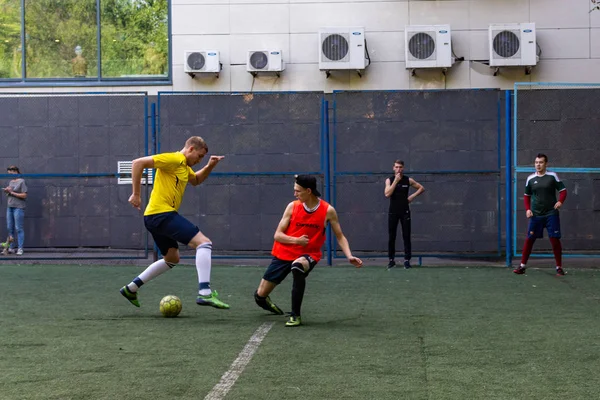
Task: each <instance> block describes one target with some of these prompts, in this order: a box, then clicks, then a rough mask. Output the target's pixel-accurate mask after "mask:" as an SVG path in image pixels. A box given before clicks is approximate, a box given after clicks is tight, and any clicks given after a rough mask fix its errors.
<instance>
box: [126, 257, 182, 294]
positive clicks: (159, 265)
mask: <svg viewBox="0 0 600 400" xmlns="http://www.w3.org/2000/svg"><path fill="white" fill-rule="evenodd" d="M169 264H170V263H167V262H166V261H165V260H164V259H162V260H158V261H156V262H154V263H152V264H150V265H149V266H148V268H146V269H145V270H144V272H142V273H141V274H140V275H139V276H138V277H137V278H135V279H134V280H133V281H132V282H131V283H130V284H129V285H127V287H128V288H129V291H130V292H132V293H135V292H137V290H138V288H139V287H140V286H141V285H140V284H139V283H142V284H144V283H148V282H149V281H151V280H152V279H154V278H156V277H157V276H159V275H161V274H163V273H164V272H167V271H168V270H170V269H171V268H173V267H174V266H175V264H170V265H169ZM136 281H137V282H136ZM139 281H141V282H139ZM138 282H139V283H138Z"/></svg>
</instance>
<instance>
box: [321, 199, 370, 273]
mask: <svg viewBox="0 0 600 400" xmlns="http://www.w3.org/2000/svg"><path fill="white" fill-rule="evenodd" d="M327 221H329V224H330V225H331V229H333V233H334V234H335V237H336V238H337V241H338V243H339V245H340V247H341V248H342V251H343V252H344V255H345V256H346V258H347V259H348V261H349V262H350V264H352V265H354V266H355V267H356V268H360V267H362V263H363V262H362V260H361V259H360V258H358V257H354V256H353V255H352V251H351V250H350V244H349V243H348V239H346V236H344V233H343V232H342V227H341V226H340V221H339V219H338V215H337V212H336V211H335V208H333V207H332V206H329V209H328V210H327Z"/></svg>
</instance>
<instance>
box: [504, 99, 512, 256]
mask: <svg viewBox="0 0 600 400" xmlns="http://www.w3.org/2000/svg"><path fill="white" fill-rule="evenodd" d="M504 95H505V97H506V98H505V99H504V101H505V106H504V113H505V115H504V128H505V130H506V132H505V138H504V140H505V143H504V146H505V150H504V151H505V157H506V160H505V164H506V166H505V170H506V172H505V181H506V182H505V185H506V187H505V190H506V194H505V198H506V207H505V209H506V228H505V229H506V266H507V267H510V266H511V264H512V254H513V253H512V236H513V230H512V223H511V221H512V219H511V216H512V212H511V210H512V207H511V200H512V193H511V187H512V185H511V177H512V168H511V167H512V164H511V157H510V151H511V148H510V143H511V138H512V136H511V134H510V133H511V131H510V127H511V122H512V121H511V114H510V106H511V104H510V96H511V91H510V90H507V91H506V92H505V94H504Z"/></svg>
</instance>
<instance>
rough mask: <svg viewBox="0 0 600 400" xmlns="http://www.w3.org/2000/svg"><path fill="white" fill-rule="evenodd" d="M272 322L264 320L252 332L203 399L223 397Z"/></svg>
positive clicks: (254, 351) (269, 328)
mask: <svg viewBox="0 0 600 400" xmlns="http://www.w3.org/2000/svg"><path fill="white" fill-rule="evenodd" d="M273 324H274V322H265V323H264V324H262V325H261V326H259V327H258V329H257V330H256V331H255V332H254V334H253V335H252V337H251V338H250V340H248V343H246V346H244V348H243V349H242V351H241V352H240V354H238V356H237V358H236V359H235V360H234V361H233V363H232V364H231V366H230V367H229V370H228V371H227V372H225V373H224V374H223V376H221V380H220V381H219V383H217V384H216V385H215V386H214V387H213V388H212V390H211V391H210V393H209V394H207V395H206V397H205V398H204V400H222V399H224V398H225V396H226V395H227V393H229V391H230V390H231V388H232V387H233V385H234V384H235V381H237V379H238V378H239V377H240V375H241V374H242V372H243V371H244V368H246V366H247V365H248V364H249V363H250V360H252V356H254V353H256V350H258V346H260V344H261V343H262V341H263V340H264V338H265V336H267V333H269V331H270V330H271V328H272V327H273Z"/></svg>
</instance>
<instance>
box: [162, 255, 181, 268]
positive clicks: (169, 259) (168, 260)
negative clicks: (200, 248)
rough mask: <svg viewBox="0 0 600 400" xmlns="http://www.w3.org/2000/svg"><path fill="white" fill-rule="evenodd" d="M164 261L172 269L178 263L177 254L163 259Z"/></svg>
mask: <svg viewBox="0 0 600 400" xmlns="http://www.w3.org/2000/svg"><path fill="white" fill-rule="evenodd" d="M164 260H165V262H166V263H167V265H168V266H169V267H170V268H173V267H174V266H175V265H177V264H178V263H179V254H178V255H176V256H170V257H164Z"/></svg>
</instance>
